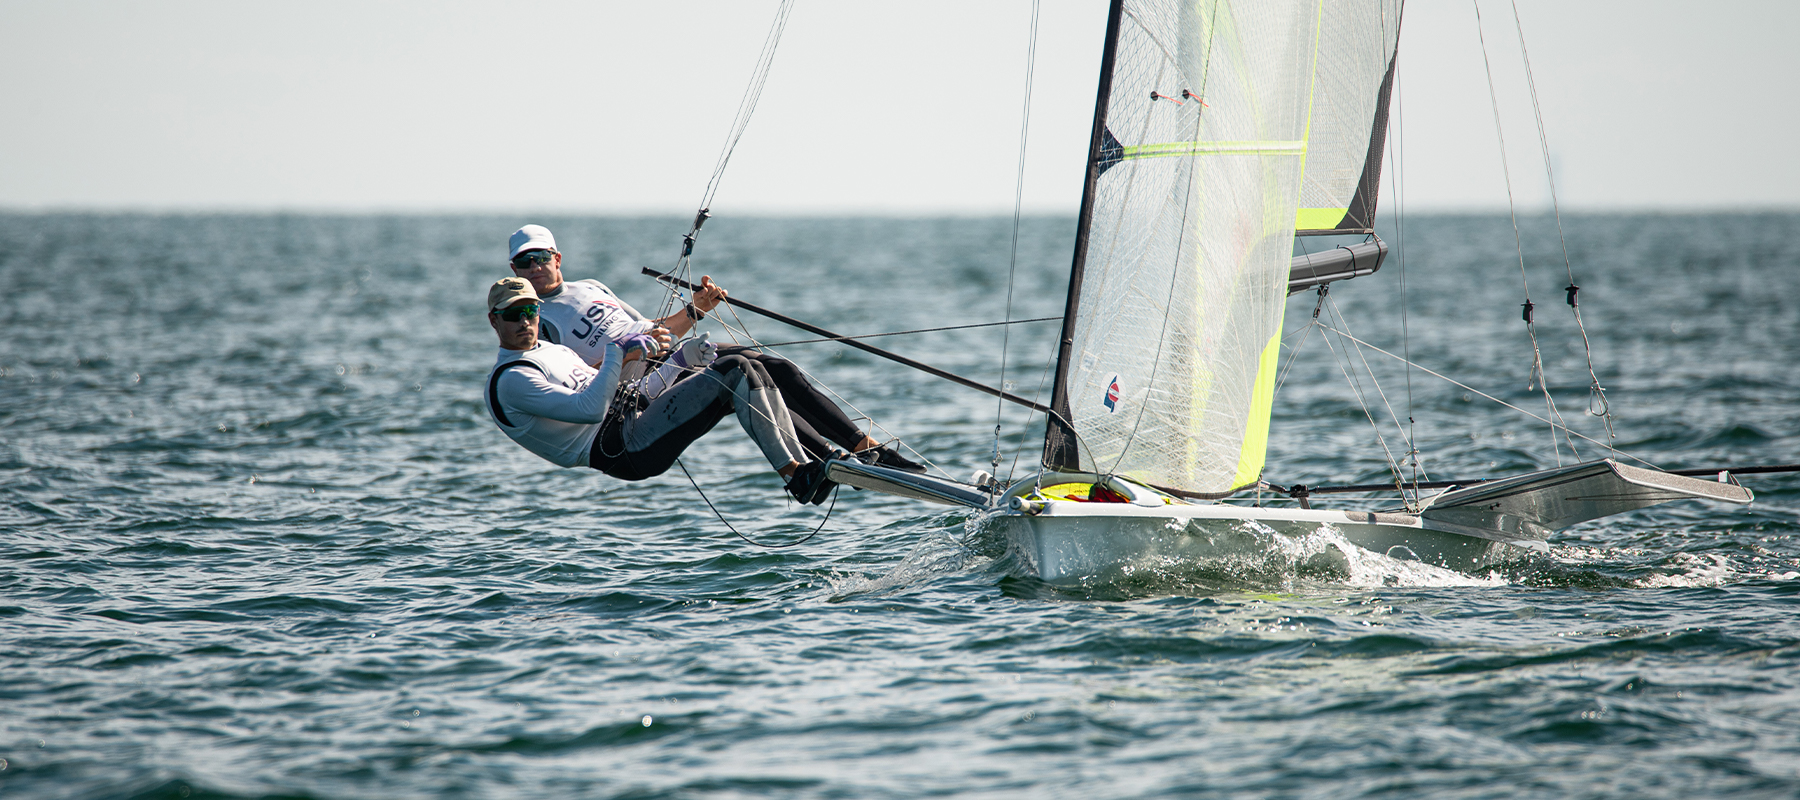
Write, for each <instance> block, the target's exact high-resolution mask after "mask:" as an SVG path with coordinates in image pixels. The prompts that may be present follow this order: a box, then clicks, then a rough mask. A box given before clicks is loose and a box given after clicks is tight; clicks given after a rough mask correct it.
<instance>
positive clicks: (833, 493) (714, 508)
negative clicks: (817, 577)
mask: <svg viewBox="0 0 1800 800" xmlns="http://www.w3.org/2000/svg"><path fill="white" fill-rule="evenodd" d="M675 466H678V467H680V468H681V474H683V475H686V476H687V479H688V483H690V484H693V486H694V491H695V492H697V493H699V495H700V499H701V500H702V501H704V502H705V503H706V507H707V508H709V509H712V512H713V517H714V518H715V519H717V520H718V521H720V522H723V523H725V527H726V528H727V529H729V530H730V531H731V532H732V533H734V534H737V537H738V538H739V539H743V540H744V541H745V542H748V543H749V544H751V545H752V546H755V547H762V548H767V549H769V550H785V549H787V548H790V547H799V546H800V545H803V544H806V543H807V542H810V541H812V538H813V537H814V536H818V535H819V531H822V530H824V529H825V523H827V522H830V521H831V511H832V509H834V508H837V490H836V489H833V490H832V491H831V505H828V506H826V507H825V518H824V519H822V520H819V527H817V528H813V530H812V533H809V534H807V535H806V538H804V539H801V540H800V541H797V542H790V543H788V544H763V543H762V542H759V541H757V540H755V539H752V538H750V537H748V536H745V535H744V534H742V533H739V532H738V529H737V528H736V527H733V526H732V524H731V522H730V521H728V520H726V519H725V515H724V514H721V513H719V508H718V507H717V506H715V505H713V502H712V499H711V498H709V497H707V496H706V492H705V491H704V490H702V489H701V488H700V482H699V481H696V480H694V475H693V473H691V472H688V468H687V465H686V464H683V463H681V459H679V458H677V459H675Z"/></svg>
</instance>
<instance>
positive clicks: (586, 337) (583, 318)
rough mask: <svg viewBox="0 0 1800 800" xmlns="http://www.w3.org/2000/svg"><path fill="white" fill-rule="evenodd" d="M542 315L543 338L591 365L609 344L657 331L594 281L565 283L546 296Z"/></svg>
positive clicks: (625, 303)
mask: <svg viewBox="0 0 1800 800" xmlns="http://www.w3.org/2000/svg"><path fill="white" fill-rule="evenodd" d="M538 314H539V315H540V316H539V317H538V332H539V335H541V336H542V337H543V338H544V339H546V340H548V341H550V342H554V343H556V344H560V345H562V346H564V347H567V348H569V349H571V350H574V351H575V355H578V356H581V360H582V361H583V362H585V363H588V364H592V363H594V362H595V361H598V360H599V359H600V356H601V354H602V351H604V349H605V348H606V345H607V343H608V342H613V341H618V340H619V339H620V338H621V337H624V336H628V335H630V334H633V333H644V332H647V331H649V330H650V329H651V328H654V327H656V323H655V322H654V321H652V320H649V319H645V318H644V315H643V314H640V313H638V310H637V309H635V308H632V307H631V304H629V303H627V302H625V301H624V300H620V299H619V296H618V295H616V294H613V293H612V290H611V289H608V288H606V284H603V283H601V282H599V281H596V280H592V279H588V280H579V281H563V284H562V285H561V286H559V287H557V289H556V291H554V292H551V293H549V294H547V295H545V296H544V298H543V306H542V308H541V309H540V310H539V311H538Z"/></svg>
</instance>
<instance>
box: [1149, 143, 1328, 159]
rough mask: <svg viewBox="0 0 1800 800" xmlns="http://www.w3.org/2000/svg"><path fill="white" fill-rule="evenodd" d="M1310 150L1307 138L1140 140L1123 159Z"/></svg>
mask: <svg viewBox="0 0 1800 800" xmlns="http://www.w3.org/2000/svg"><path fill="white" fill-rule="evenodd" d="M1305 154H1306V140H1304V139H1302V140H1300V141H1262V142H1258V141H1246V142H1158V143H1156V144H1138V145H1132V146H1130V147H1127V148H1125V149H1124V153H1123V154H1122V155H1121V156H1120V159H1121V160H1125V161H1129V160H1131V159H1134V158H1168V157H1171V156H1283V155H1286V156H1300V155H1305Z"/></svg>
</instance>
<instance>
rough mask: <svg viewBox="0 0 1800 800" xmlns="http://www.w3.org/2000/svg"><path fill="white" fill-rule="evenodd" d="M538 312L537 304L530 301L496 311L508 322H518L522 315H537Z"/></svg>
mask: <svg viewBox="0 0 1800 800" xmlns="http://www.w3.org/2000/svg"><path fill="white" fill-rule="evenodd" d="M537 312H538V307H537V304H536V303H530V304H527V305H522V306H513V307H511V308H508V309H504V310H501V311H495V312H494V313H495V314H498V315H499V316H500V319H502V320H505V321H507V322H518V321H519V319H520V318H522V317H535V316H537Z"/></svg>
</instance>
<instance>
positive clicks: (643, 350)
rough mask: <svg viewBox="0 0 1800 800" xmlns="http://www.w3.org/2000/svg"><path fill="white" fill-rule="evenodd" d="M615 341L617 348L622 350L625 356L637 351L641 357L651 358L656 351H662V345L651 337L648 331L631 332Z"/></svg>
mask: <svg viewBox="0 0 1800 800" xmlns="http://www.w3.org/2000/svg"><path fill="white" fill-rule="evenodd" d="M617 341H618V344H619V349H621V350H624V351H625V355H627V356H629V355H631V354H632V353H637V354H638V355H639V357H641V358H652V357H654V356H655V355H656V354H657V353H659V352H662V345H661V344H660V343H658V342H657V341H656V340H655V339H653V338H651V336H650V334H648V333H633V334H629V335H626V336H621V337H619V338H618V339H617Z"/></svg>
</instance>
